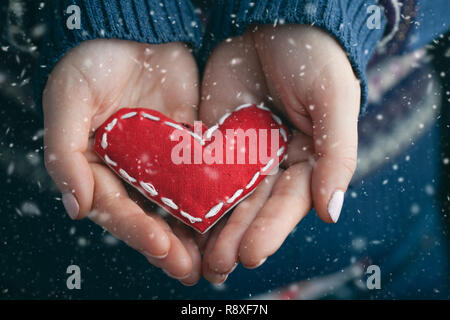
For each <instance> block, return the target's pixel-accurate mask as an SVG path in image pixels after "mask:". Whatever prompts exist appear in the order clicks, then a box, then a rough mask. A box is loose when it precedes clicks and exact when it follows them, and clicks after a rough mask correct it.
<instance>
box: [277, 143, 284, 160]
mask: <svg viewBox="0 0 450 320" xmlns="http://www.w3.org/2000/svg"><path fill="white" fill-rule="evenodd" d="M283 152H284V146H283V147H281V148H280V149H278V151H277V156H278V157H280V156H281V155H282V154H283Z"/></svg>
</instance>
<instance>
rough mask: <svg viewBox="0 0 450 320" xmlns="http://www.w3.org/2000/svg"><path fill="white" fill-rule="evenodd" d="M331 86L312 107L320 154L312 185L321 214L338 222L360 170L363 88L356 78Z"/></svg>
mask: <svg viewBox="0 0 450 320" xmlns="http://www.w3.org/2000/svg"><path fill="white" fill-rule="evenodd" d="M333 87H334V88H335V89H334V90H333ZM327 88H329V89H328V90H327V94H323V93H322V92H321V94H320V99H315V100H316V101H320V102H319V103H317V104H316V105H315V108H313V110H310V115H311V118H312V122H313V139H314V150H315V156H316V162H315V165H314V169H313V173H312V185H311V187H312V195H313V202H314V207H315V209H316V211H317V214H318V215H319V217H320V218H321V219H322V220H323V221H325V222H334V223H335V222H337V220H338V219H339V216H340V213H341V209H342V206H343V202H344V194H345V192H346V190H347V187H348V185H349V183H350V180H351V179H352V177H353V174H354V172H355V169H356V163H357V149H358V128H357V127H358V115H359V105H360V89H359V88H360V87H359V83H358V82H357V81H356V80H355V81H350V82H349V83H348V84H347V85H346V84H344V85H342V82H341V84H339V85H338V86H336V85H329V86H327Z"/></svg>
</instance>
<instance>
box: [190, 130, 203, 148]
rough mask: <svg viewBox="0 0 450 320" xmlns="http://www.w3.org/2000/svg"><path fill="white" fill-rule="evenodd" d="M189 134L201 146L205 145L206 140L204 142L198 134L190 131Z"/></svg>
mask: <svg viewBox="0 0 450 320" xmlns="http://www.w3.org/2000/svg"><path fill="white" fill-rule="evenodd" d="M187 133H189V134H190V135H191V136H192V137H193V138H194V139H195V140H197V141H198V142H200V144H201V145H202V146H204V145H205V140H203V139H202V138H201V137H200V136H199V135H198V134H196V133H194V132H192V131H190V130H187Z"/></svg>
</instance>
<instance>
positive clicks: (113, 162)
mask: <svg viewBox="0 0 450 320" xmlns="http://www.w3.org/2000/svg"><path fill="white" fill-rule="evenodd" d="M105 160H106V162H107V163H109V164H110V165H112V166H113V167H117V162H115V161H112V160H111V158H110V157H108V155H107V154H105Z"/></svg>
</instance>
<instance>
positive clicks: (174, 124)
mask: <svg viewBox="0 0 450 320" xmlns="http://www.w3.org/2000/svg"><path fill="white" fill-rule="evenodd" d="M164 124H165V125H166V126H169V127H172V128H175V129H178V130H184V128H183V127H182V126H180V125H179V124H176V123H172V122H169V121H164Z"/></svg>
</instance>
